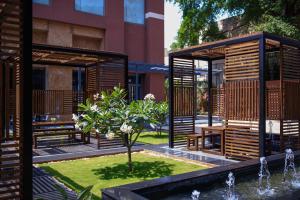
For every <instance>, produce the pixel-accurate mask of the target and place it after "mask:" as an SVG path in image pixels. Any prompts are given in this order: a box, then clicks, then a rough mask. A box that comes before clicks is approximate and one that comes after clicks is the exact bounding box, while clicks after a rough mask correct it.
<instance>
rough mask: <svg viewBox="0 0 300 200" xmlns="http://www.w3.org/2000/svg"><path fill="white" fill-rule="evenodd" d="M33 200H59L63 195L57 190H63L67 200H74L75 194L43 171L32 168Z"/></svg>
mask: <svg viewBox="0 0 300 200" xmlns="http://www.w3.org/2000/svg"><path fill="white" fill-rule="evenodd" d="M32 182H33V199H34V200H38V199H43V200H59V199H64V195H63V194H62V193H61V192H59V190H64V191H65V194H66V195H67V196H68V200H76V199H77V198H76V193H75V192H74V191H72V190H70V189H68V188H66V187H65V186H64V185H62V184H61V183H59V182H58V181H56V180H55V179H54V178H53V177H51V176H50V175H48V174H47V173H45V172H44V171H43V170H41V169H39V168H36V167H33V179H32Z"/></svg>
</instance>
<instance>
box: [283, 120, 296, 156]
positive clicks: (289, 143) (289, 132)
mask: <svg viewBox="0 0 300 200" xmlns="http://www.w3.org/2000/svg"><path fill="white" fill-rule="evenodd" d="M282 131H283V141H282V145H283V149H285V148H293V149H294V150H296V149H300V137H299V134H300V133H299V131H300V120H283V121H282Z"/></svg>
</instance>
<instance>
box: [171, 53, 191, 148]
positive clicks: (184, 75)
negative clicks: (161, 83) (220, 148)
mask: <svg viewBox="0 0 300 200" xmlns="http://www.w3.org/2000/svg"><path fill="white" fill-rule="evenodd" d="M173 72H174V77H173V82H174V86H173V87H174V88H173V90H174V99H173V101H174V116H173V119H172V120H173V124H174V144H175V145H178V144H183V143H184V142H185V139H184V136H185V135H187V134H193V133H194V132H195V127H194V125H195V114H196V113H195V108H196V105H195V98H196V94H195V79H194V78H195V77H194V63H193V60H185V59H177V58H176V59H174V62H173Z"/></svg>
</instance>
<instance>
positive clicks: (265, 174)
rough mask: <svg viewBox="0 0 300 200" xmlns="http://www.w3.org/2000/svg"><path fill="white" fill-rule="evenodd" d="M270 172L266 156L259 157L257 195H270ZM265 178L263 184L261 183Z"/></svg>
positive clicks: (271, 190) (271, 192)
mask: <svg viewBox="0 0 300 200" xmlns="http://www.w3.org/2000/svg"><path fill="white" fill-rule="evenodd" d="M270 178H271V174H270V171H269V169H268V162H267V160H266V157H261V158H260V170H259V173H258V194H259V195H272V194H273V189H271V184H270ZM264 179H265V182H266V183H265V184H263V180H264Z"/></svg>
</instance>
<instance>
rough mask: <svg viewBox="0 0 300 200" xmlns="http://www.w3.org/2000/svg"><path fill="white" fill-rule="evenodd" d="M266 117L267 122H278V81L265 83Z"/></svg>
mask: <svg viewBox="0 0 300 200" xmlns="http://www.w3.org/2000/svg"><path fill="white" fill-rule="evenodd" d="M266 115H267V119H268V120H280V81H267V82H266Z"/></svg>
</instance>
